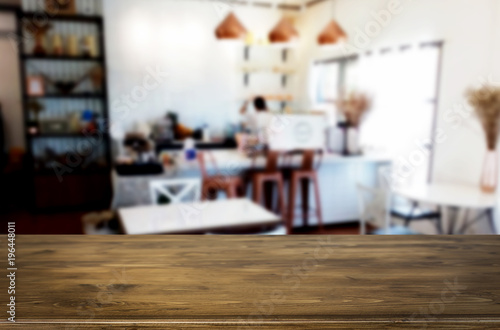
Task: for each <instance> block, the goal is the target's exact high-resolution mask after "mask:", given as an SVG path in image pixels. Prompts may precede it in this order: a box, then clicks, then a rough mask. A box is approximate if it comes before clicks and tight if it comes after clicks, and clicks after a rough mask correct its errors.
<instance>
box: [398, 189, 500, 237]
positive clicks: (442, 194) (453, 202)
mask: <svg viewBox="0 0 500 330" xmlns="http://www.w3.org/2000/svg"><path fill="white" fill-rule="evenodd" d="M394 193H395V194H396V195H398V196H401V197H404V198H407V199H409V200H411V201H413V202H416V203H425V204H432V205H436V206H438V207H439V209H440V211H442V212H446V211H447V209H450V208H455V209H460V210H462V211H464V213H465V214H464V218H465V220H464V224H463V225H462V226H461V228H460V229H459V230H458V231H454V229H455V227H456V219H455V218H454V219H453V220H451V221H450V225H449V228H448V230H447V232H448V233H449V234H452V233H458V234H465V232H466V231H467V229H469V228H470V227H471V226H472V225H473V224H475V223H477V222H478V221H480V220H481V219H482V218H483V217H485V216H486V217H487V218H488V220H489V224H490V226H491V229H492V230H493V232H494V233H496V229H495V220H494V216H493V211H494V209H495V207H496V204H497V200H496V199H497V198H496V195H495V194H486V193H483V192H482V191H481V190H480V189H479V187H477V186H468V185H458V184H444V183H432V184H429V185H425V186H417V187H411V188H400V189H396V190H395V191H394ZM470 210H478V211H482V212H481V213H480V214H479V215H478V216H477V217H476V218H474V219H473V220H471V221H468V219H467V213H468V211H470Z"/></svg>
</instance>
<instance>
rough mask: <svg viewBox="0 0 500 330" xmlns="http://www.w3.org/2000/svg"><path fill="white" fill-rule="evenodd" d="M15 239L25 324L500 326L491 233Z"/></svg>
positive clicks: (499, 274) (498, 245)
mask: <svg viewBox="0 0 500 330" xmlns="http://www.w3.org/2000/svg"><path fill="white" fill-rule="evenodd" d="M2 243H3V244H2V246H4V247H5V246H6V243H5V238H4V239H3V241H2ZM16 249H17V254H16V259H17V267H18V271H17V272H16V319H17V323H16V326H17V327H21V328H26V329H44V328H53V327H57V328H62V329H82V328H88V327H100V328H103V327H106V328H107V327H117V328H127V329H134V328H139V327H141V328H142V327H147V328H156V329H187V328H189V329H191V328H215V329H254V328H257V329H276V328H280V329H313V328H314V329H325V328H336V329H339V328H340V329H350V328H356V329H359V328H366V329H373V328H384V329H398V328H401V327H403V326H409V325H411V328H416V329H425V328H428V329H434V328H435V329H444V328H452V329H463V328H473V329H487V328H489V329H499V328H500V238H499V237H493V236H492V237H477V236H470V237H465V236H460V237H457V236H456V237H428V236H402V237H390V236H385V237H382V236H367V237H354V236H283V237H253V236H252V237H251V236H242V237H236V236H99V237H96V236H94V237H90V236H18V237H17V241H16ZM4 259H6V257H5V255H4V258H2V262H3V264H2V268H3V269H4V271H3V272H4V273H6V272H7V271H6V270H5V269H6V268H7V267H6V261H4ZM0 287H1V288H2V290H1V292H2V293H1V295H2V298H1V301H2V305H3V306H4V308H6V307H5V304H6V302H8V299H9V298H8V297H7V292H6V291H7V290H6V288H7V287H8V282H7V278H6V276H0ZM4 313H5V311H4ZM2 319H3V320H5V319H6V318H5V315H4V317H3V318H2ZM12 326H13V324H12V323H5V322H3V323H0V327H4V328H12Z"/></svg>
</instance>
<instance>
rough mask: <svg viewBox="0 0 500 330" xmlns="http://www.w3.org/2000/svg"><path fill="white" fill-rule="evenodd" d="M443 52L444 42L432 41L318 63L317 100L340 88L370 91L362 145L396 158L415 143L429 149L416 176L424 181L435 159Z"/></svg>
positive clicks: (324, 100)
mask: <svg viewBox="0 0 500 330" xmlns="http://www.w3.org/2000/svg"><path fill="white" fill-rule="evenodd" d="M440 52H441V43H432V44H424V45H420V46H415V47H409V46H406V47H400V48H394V49H385V50H383V51H380V52H372V53H367V54H363V55H360V56H357V57H351V58H347V59H338V60H331V61H325V62H322V63H318V64H317V65H315V67H314V78H315V80H314V83H313V85H314V87H313V89H314V90H315V93H316V94H315V98H314V100H315V102H317V103H319V104H321V103H330V104H332V103H334V101H335V100H336V99H337V98H338V96H339V92H340V91H342V90H345V91H346V92H350V91H358V92H364V93H367V94H368V95H370V96H371V98H372V108H371V110H370V111H369V113H368V114H367V116H366V118H365V120H364V122H363V123H362V126H361V128H360V143H361V146H362V147H363V148H364V149H369V150H377V151H379V152H384V153H387V154H389V155H390V156H391V157H393V158H394V160H395V161H398V160H399V161H403V160H404V158H407V157H409V155H410V154H411V153H412V151H414V150H415V149H417V148H420V149H421V148H426V149H428V150H429V152H428V153H427V159H426V161H424V162H423V163H425V165H422V166H420V167H419V168H418V169H416V173H415V175H414V177H413V178H412V181H419V182H422V181H423V182H425V181H426V178H427V177H428V173H429V164H430V163H431V160H432V147H433V146H432V144H430V137H431V135H432V130H433V126H434V115H435V110H436V104H437V95H436V92H437V81H438V79H437V78H438V71H439V59H440Z"/></svg>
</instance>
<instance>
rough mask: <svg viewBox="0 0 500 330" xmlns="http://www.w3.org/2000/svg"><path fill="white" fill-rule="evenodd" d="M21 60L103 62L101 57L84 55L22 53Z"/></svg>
mask: <svg viewBox="0 0 500 330" xmlns="http://www.w3.org/2000/svg"><path fill="white" fill-rule="evenodd" d="M21 59H22V60H37V61H87V62H103V61H104V59H103V57H101V56H100V57H86V56H55V55H47V56H37V55H31V54H24V55H22V56H21Z"/></svg>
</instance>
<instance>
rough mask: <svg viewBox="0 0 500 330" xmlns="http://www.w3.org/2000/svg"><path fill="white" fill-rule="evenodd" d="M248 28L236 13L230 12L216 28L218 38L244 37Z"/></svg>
mask: <svg viewBox="0 0 500 330" xmlns="http://www.w3.org/2000/svg"><path fill="white" fill-rule="evenodd" d="M246 34H247V30H246V29H245V27H244V26H243V24H241V23H240V21H239V20H238V18H236V15H234V13H232V12H231V13H229V15H227V17H226V18H225V19H224V20H223V21H222V23H220V24H219V26H218V27H217V29H216V30H215V36H216V37H217V39H244V38H245V36H246Z"/></svg>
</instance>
